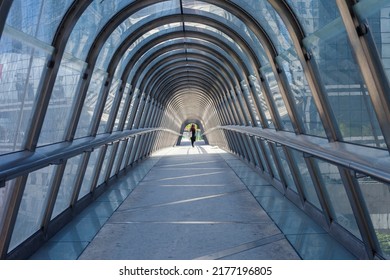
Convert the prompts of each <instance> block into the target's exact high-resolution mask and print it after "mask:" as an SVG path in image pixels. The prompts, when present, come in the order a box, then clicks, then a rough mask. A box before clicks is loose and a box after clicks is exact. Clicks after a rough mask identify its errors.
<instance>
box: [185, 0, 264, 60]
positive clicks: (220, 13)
mask: <svg viewBox="0 0 390 280" xmlns="http://www.w3.org/2000/svg"><path fill="white" fill-rule="evenodd" d="M183 8H184V9H183V10H184V12H185V13H188V14H198V15H202V16H207V17H211V18H213V19H215V20H217V21H219V22H221V23H222V24H225V25H227V26H229V27H230V28H232V29H233V30H236V31H238V32H240V35H241V36H242V37H243V38H244V40H245V41H246V42H247V43H248V44H249V45H250V46H251V47H252V49H253V50H254V51H255V53H256V54H257V55H258V58H259V59H260V61H261V62H262V63H264V64H266V63H267V64H268V63H269V62H268V59H267V58H266V55H265V51H264V48H263V46H262V44H261V43H260V42H259V40H258V39H257V37H256V36H255V34H254V33H253V32H252V31H251V30H250V29H249V28H248V26H246V24H245V23H244V22H243V21H242V20H240V19H239V18H238V17H236V16H235V15H233V14H232V13H230V12H228V11H226V10H224V9H222V8H220V7H218V6H217V5H212V4H210V3H205V2H202V1H198V0H183Z"/></svg>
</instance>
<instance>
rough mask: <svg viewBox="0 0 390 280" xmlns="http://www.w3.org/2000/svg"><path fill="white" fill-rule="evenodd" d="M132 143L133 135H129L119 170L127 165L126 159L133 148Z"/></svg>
mask: <svg viewBox="0 0 390 280" xmlns="http://www.w3.org/2000/svg"><path fill="white" fill-rule="evenodd" d="M133 144H134V137H131V138H130V139H129V141H128V142H127V147H126V152H125V154H124V157H123V160H122V164H121V170H122V169H124V168H126V167H127V160H128V158H129V156H130V153H131V151H132V149H133Z"/></svg>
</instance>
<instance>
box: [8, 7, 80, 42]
mask: <svg viewBox="0 0 390 280" xmlns="http://www.w3.org/2000/svg"><path fill="white" fill-rule="evenodd" d="M72 2H73V0H61V1H44V0H14V1H13V3H12V6H11V9H10V12H9V13H8V16H7V22H6V23H7V24H8V25H9V26H11V27H13V28H15V29H17V30H19V31H22V32H23V33H26V34H28V35H31V36H34V37H36V38H38V39H39V40H41V41H44V42H45V43H47V44H50V43H51V42H52V41H53V36H54V34H55V32H56V30H57V27H58V25H59V23H60V22H61V20H62V16H63V15H64V14H65V12H66V10H67V9H68V7H69V5H70V4H71V3H72Z"/></svg>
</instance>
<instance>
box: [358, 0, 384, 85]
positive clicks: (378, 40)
mask: <svg viewBox="0 0 390 280" xmlns="http://www.w3.org/2000/svg"><path fill="white" fill-rule="evenodd" d="M354 8H355V11H356V13H357V14H358V16H359V18H360V20H361V21H362V22H364V21H367V22H368V26H369V30H370V35H372V36H373V38H374V42H375V44H376V50H377V51H378V56H379V57H380V59H381V61H382V66H383V68H384V70H385V73H386V75H387V80H390V2H389V1H372V0H361V1H359V3H357V4H356V5H355V6H354Z"/></svg>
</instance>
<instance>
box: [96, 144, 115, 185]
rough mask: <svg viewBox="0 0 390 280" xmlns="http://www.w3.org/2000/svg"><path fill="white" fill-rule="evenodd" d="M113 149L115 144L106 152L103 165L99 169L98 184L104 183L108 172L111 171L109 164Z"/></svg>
mask: <svg viewBox="0 0 390 280" xmlns="http://www.w3.org/2000/svg"><path fill="white" fill-rule="evenodd" d="M112 150H113V145H109V146H108V147H107V149H106V154H105V156H104V160H103V165H102V168H101V169H100V171H99V180H98V183H97V185H98V186H99V185H101V184H103V183H104V180H105V179H106V175H107V172H109V171H110V170H108V165H109V163H110V160H111V154H112Z"/></svg>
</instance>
